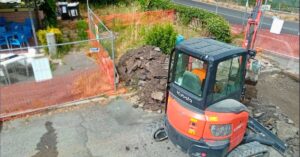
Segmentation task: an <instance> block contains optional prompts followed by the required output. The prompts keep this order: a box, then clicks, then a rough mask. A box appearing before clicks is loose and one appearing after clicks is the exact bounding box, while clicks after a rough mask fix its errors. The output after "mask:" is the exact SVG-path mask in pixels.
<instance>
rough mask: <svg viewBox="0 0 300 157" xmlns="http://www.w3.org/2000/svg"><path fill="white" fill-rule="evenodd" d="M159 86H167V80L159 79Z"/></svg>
mask: <svg viewBox="0 0 300 157" xmlns="http://www.w3.org/2000/svg"><path fill="white" fill-rule="evenodd" d="M159 84H161V85H167V79H160V80H159Z"/></svg>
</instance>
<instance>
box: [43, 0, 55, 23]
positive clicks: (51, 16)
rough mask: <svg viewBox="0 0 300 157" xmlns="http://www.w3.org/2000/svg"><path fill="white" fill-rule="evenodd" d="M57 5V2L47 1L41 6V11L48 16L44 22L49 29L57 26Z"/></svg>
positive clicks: (53, 0)
mask: <svg viewBox="0 0 300 157" xmlns="http://www.w3.org/2000/svg"><path fill="white" fill-rule="evenodd" d="M55 3H56V1H55V0H47V1H45V2H44V3H43V4H42V5H41V6H40V9H41V10H43V12H44V14H45V15H46V16H45V18H44V19H43V21H42V22H43V24H44V26H47V27H56V26H57V19H56V4H55Z"/></svg>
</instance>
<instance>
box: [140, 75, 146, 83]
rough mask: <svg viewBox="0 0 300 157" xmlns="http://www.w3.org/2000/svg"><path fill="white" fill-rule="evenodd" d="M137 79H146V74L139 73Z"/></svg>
mask: <svg viewBox="0 0 300 157" xmlns="http://www.w3.org/2000/svg"><path fill="white" fill-rule="evenodd" d="M139 79H140V80H143V81H145V80H146V79H147V75H146V74H141V75H139Z"/></svg>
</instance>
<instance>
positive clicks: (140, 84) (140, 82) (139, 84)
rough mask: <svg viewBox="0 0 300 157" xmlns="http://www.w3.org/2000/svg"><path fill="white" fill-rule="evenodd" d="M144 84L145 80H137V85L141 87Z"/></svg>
mask: <svg viewBox="0 0 300 157" xmlns="http://www.w3.org/2000/svg"><path fill="white" fill-rule="evenodd" d="M145 84H146V81H142V80H140V81H139V82H138V86H142V87H144V86H145Z"/></svg>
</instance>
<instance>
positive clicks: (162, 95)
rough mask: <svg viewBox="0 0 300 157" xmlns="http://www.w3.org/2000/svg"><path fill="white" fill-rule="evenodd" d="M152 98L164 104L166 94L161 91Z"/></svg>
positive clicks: (152, 95) (153, 94)
mask: <svg viewBox="0 0 300 157" xmlns="http://www.w3.org/2000/svg"><path fill="white" fill-rule="evenodd" d="M151 98H152V99H154V100H158V101H160V102H162V101H163V100H164V93H163V92H159V91H155V92H152V93H151Z"/></svg>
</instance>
